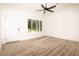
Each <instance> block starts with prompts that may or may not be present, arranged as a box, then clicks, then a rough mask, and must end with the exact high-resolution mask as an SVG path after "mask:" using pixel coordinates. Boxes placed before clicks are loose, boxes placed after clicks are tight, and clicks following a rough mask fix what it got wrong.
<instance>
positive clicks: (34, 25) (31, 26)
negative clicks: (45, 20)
mask: <svg viewBox="0 0 79 59" xmlns="http://www.w3.org/2000/svg"><path fill="white" fill-rule="evenodd" d="M28 31H29V32H32V31H42V21H39V20H32V19H28Z"/></svg>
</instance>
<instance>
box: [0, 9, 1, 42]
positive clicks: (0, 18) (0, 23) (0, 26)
mask: <svg viewBox="0 0 79 59" xmlns="http://www.w3.org/2000/svg"><path fill="white" fill-rule="evenodd" d="M0 41H1V10H0Z"/></svg>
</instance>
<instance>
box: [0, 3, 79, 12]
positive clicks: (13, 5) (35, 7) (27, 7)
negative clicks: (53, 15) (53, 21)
mask: <svg viewBox="0 0 79 59" xmlns="http://www.w3.org/2000/svg"><path fill="white" fill-rule="evenodd" d="M43 4H44V3H43ZM47 4H48V7H50V6H52V5H54V4H55V3H47ZM70 6H79V3H58V4H57V6H56V8H54V9H53V10H54V11H59V10H62V9H65V8H68V7H70ZM10 7H11V8H18V9H23V10H27V11H31V12H34V11H36V10H41V9H42V7H41V3H0V8H10ZM36 12H37V11H36ZM38 13H40V12H38Z"/></svg>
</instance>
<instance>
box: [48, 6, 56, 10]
mask: <svg viewBox="0 0 79 59" xmlns="http://www.w3.org/2000/svg"><path fill="white" fill-rule="evenodd" d="M55 7H56V5H54V6H52V7H49V8H48V9H51V8H55Z"/></svg>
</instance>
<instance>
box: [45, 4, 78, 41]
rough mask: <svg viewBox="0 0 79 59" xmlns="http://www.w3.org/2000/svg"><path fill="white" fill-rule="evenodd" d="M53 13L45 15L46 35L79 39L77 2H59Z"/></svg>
mask: <svg viewBox="0 0 79 59" xmlns="http://www.w3.org/2000/svg"><path fill="white" fill-rule="evenodd" d="M56 8H57V9H55V12H54V13H50V14H48V15H45V16H46V17H45V19H46V20H45V26H46V27H45V29H44V31H45V32H46V34H47V35H49V36H54V37H59V38H64V39H68V40H74V41H79V4H61V5H60V6H57V7H56Z"/></svg>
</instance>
